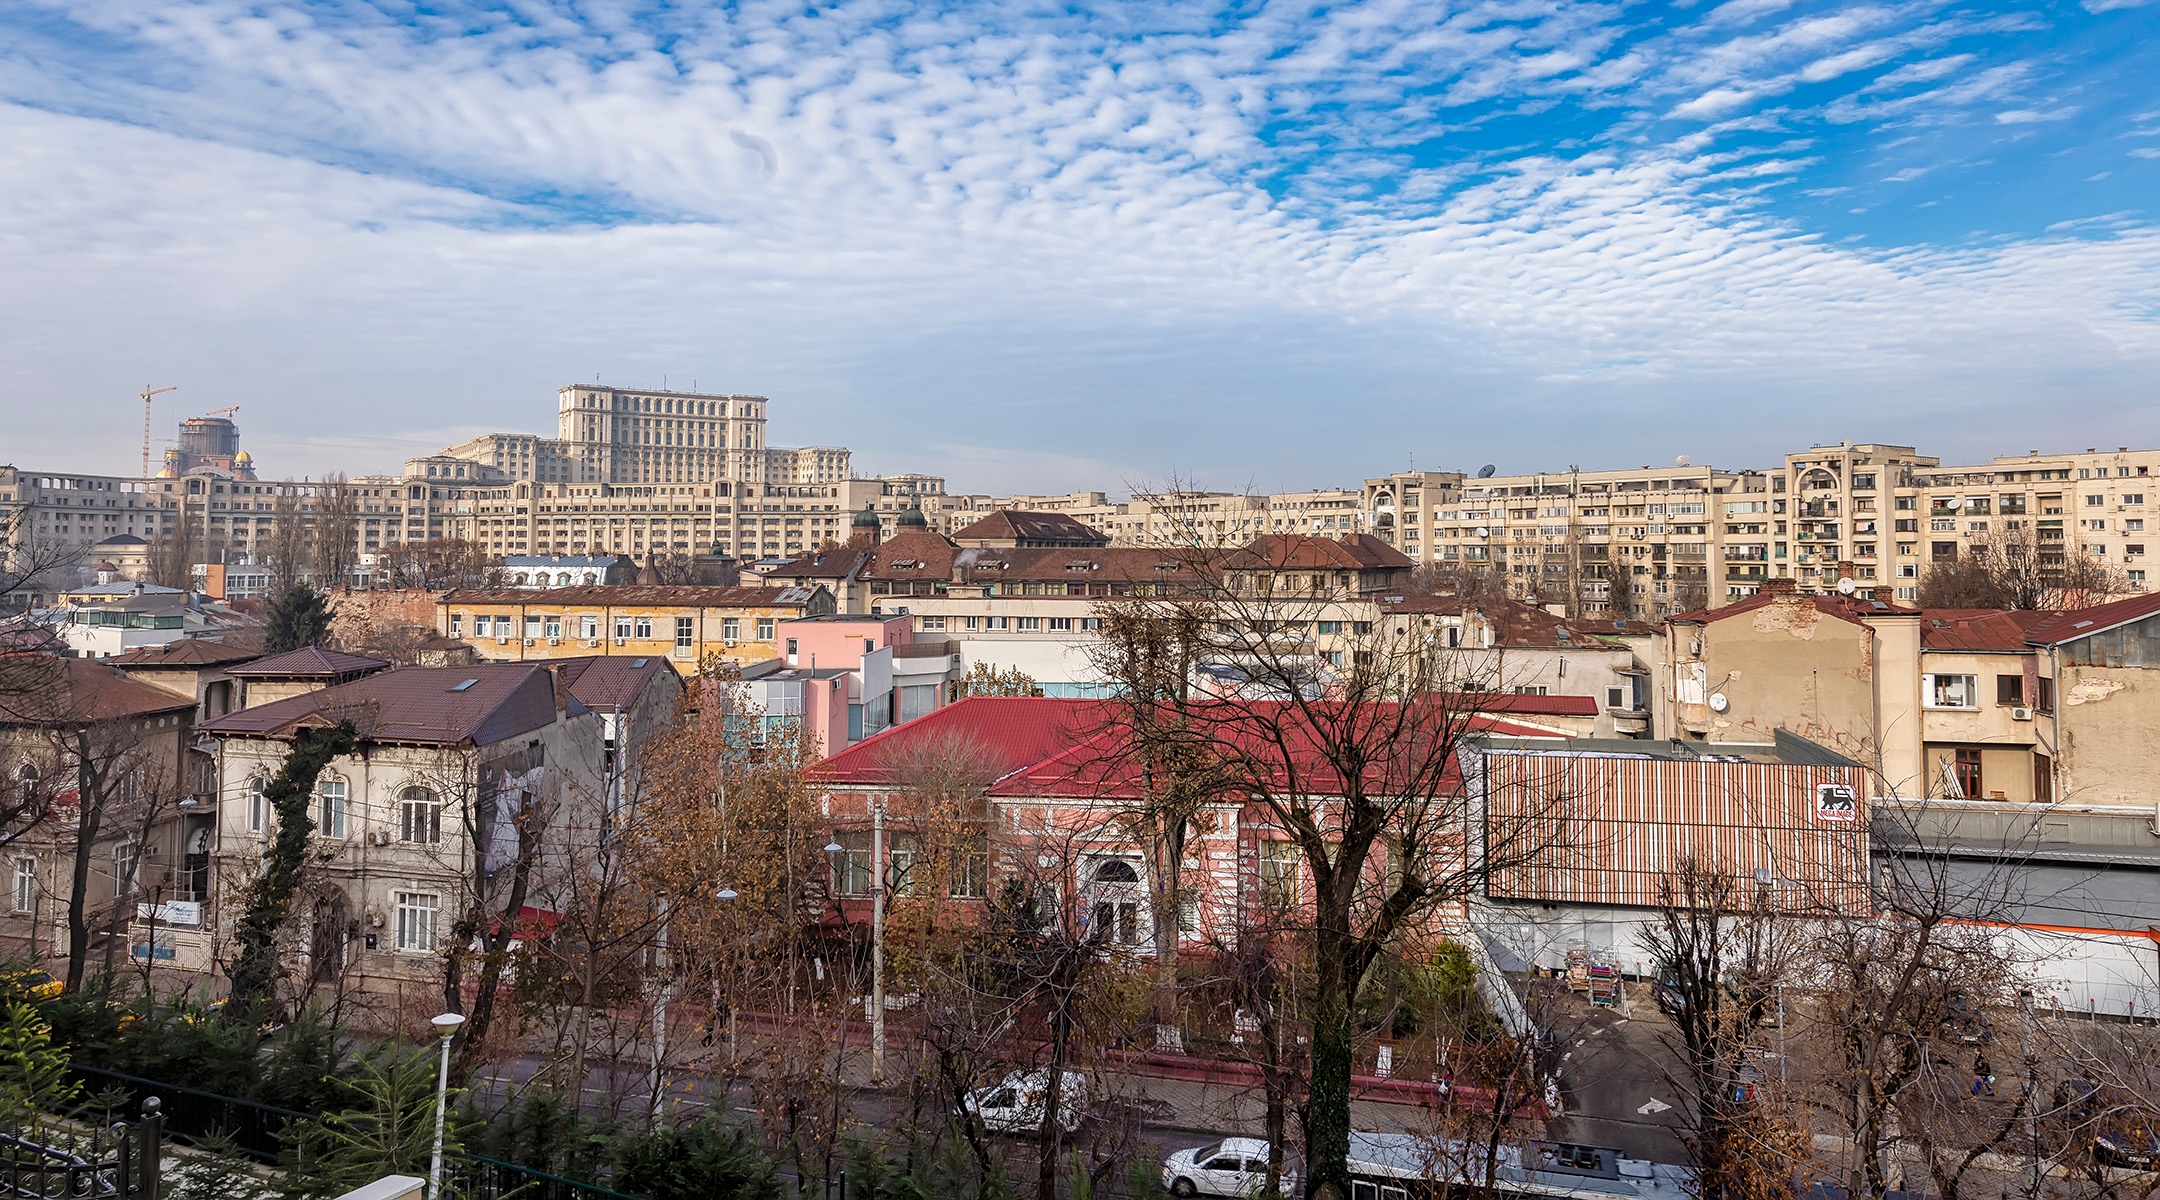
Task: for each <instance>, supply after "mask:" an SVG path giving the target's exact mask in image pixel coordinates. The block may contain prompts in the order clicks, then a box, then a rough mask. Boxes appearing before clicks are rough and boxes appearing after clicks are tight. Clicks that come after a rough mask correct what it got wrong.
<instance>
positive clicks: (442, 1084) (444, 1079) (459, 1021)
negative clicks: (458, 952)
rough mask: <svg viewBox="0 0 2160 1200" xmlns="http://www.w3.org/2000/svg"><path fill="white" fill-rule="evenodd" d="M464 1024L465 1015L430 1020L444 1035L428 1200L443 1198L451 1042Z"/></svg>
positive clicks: (445, 1015) (428, 1180) (436, 1083)
mask: <svg viewBox="0 0 2160 1200" xmlns="http://www.w3.org/2000/svg"><path fill="white" fill-rule="evenodd" d="M464 1023H465V1015H464V1014H463V1013H444V1014H442V1015H441V1016H438V1017H429V1018H428V1024H430V1025H433V1026H434V1027H435V1032H436V1033H438V1034H441V1035H442V1068H441V1069H440V1070H439V1071H438V1072H437V1073H436V1075H435V1157H434V1158H433V1159H431V1160H429V1162H428V1173H427V1194H428V1200H440V1198H441V1196H442V1135H443V1112H444V1110H445V1109H446V1108H447V1107H448V1106H449V1103H450V1041H451V1039H452V1038H455V1037H456V1036H457V1031H458V1026H460V1025H463V1024H464Z"/></svg>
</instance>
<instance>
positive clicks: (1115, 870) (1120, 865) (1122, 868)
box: [1095, 858, 1140, 883]
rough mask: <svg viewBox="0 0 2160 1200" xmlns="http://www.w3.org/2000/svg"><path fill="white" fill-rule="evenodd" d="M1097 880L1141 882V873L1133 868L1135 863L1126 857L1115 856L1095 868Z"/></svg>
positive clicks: (1102, 881) (1100, 881) (1101, 881)
mask: <svg viewBox="0 0 2160 1200" xmlns="http://www.w3.org/2000/svg"><path fill="white" fill-rule="evenodd" d="M1095 882H1097V883H1138V882H1140V873H1139V872H1137V871H1135V870H1133V865H1132V864H1131V863H1129V862H1126V861H1125V860H1124V859H1122V858H1113V859H1111V860H1110V861H1109V862H1106V863H1104V864H1103V865H1101V866H1099V867H1097V868H1095Z"/></svg>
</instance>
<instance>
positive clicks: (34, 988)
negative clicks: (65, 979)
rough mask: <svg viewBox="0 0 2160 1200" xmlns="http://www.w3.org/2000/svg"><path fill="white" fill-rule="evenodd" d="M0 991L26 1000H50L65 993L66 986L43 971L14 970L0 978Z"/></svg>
mask: <svg viewBox="0 0 2160 1200" xmlns="http://www.w3.org/2000/svg"><path fill="white" fill-rule="evenodd" d="M0 989H4V990H5V991H7V992H11V993H14V994H17V995H20V996H22V997H23V998H24V999H26V1000H50V999H52V998H53V997H54V996H57V995H59V994H60V993H61V992H63V991H65V990H66V986H65V985H64V984H62V983H61V982H60V981H59V980H57V979H54V978H53V977H52V975H51V974H50V973H48V972H45V971H34V970H16V971H11V972H9V973H8V974H7V976H6V977H5V978H0Z"/></svg>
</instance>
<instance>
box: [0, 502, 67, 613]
mask: <svg viewBox="0 0 2160 1200" xmlns="http://www.w3.org/2000/svg"><path fill="white" fill-rule="evenodd" d="M82 559H83V548H82V547H81V546H78V545H75V544H73V543H72V542H65V541H58V540H55V539H52V538H49V537H41V536H39V535H38V533H37V531H36V529H35V528H33V527H32V525H31V509H30V506H29V505H27V504H26V505H23V506H21V507H19V508H9V509H7V510H5V511H0V596H6V595H8V594H9V593H11V592H13V591H15V590H16V589H18V588H22V587H26V586H29V585H31V584H34V583H36V582H38V581H39V580H40V579H42V578H44V577H45V576H47V575H49V574H52V573H55V572H59V571H63V570H67V569H68V568H71V567H74V566H76V565H78V564H79V563H81V562H82Z"/></svg>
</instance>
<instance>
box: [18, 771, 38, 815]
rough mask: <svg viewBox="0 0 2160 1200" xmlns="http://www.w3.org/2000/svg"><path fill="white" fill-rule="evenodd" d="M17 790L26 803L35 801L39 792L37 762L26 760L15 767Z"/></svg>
mask: <svg viewBox="0 0 2160 1200" xmlns="http://www.w3.org/2000/svg"><path fill="white" fill-rule="evenodd" d="M15 790H16V792H17V793H18V794H19V795H20V796H21V797H22V802H23V804H25V805H29V804H32V803H35V802H36V800H37V793H38V769H37V764H36V763H33V762H29V761H25V762H24V763H23V764H22V765H20V766H18V767H16V768H15Z"/></svg>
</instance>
